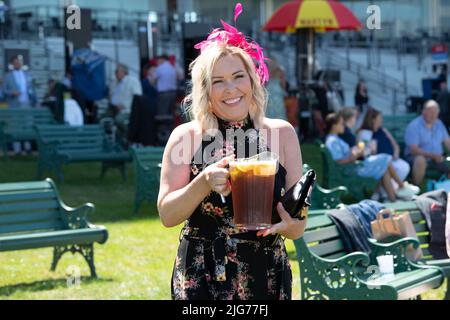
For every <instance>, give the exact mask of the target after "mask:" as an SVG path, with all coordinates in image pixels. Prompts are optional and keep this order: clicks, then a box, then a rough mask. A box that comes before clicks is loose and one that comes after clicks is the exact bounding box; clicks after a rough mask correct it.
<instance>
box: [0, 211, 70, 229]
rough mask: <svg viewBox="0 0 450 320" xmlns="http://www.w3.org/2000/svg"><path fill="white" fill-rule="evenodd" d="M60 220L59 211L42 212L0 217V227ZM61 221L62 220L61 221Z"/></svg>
mask: <svg viewBox="0 0 450 320" xmlns="http://www.w3.org/2000/svg"><path fill="white" fill-rule="evenodd" d="M49 220H52V221H53V220H61V213H60V212H59V211H44V212H33V213H22V214H8V215H0V226H1V225H7V224H21V223H30V222H37V221H49ZM61 221H62V220H61Z"/></svg>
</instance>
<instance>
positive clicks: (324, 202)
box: [303, 164, 348, 210]
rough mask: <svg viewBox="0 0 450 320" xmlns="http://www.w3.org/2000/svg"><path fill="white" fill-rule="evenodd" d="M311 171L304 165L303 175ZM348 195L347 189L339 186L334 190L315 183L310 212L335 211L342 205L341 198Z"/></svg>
mask: <svg viewBox="0 0 450 320" xmlns="http://www.w3.org/2000/svg"><path fill="white" fill-rule="evenodd" d="M309 169H311V167H310V166H309V165H308V164H304V165H303V174H305V173H306V171H308V170H309ZM347 194H348V190H347V188H346V187H343V186H339V187H336V188H333V189H326V188H322V187H321V186H320V185H319V183H318V182H316V183H315V185H314V189H313V192H312V194H311V207H310V210H316V209H333V208H336V207H337V205H338V204H340V203H342V201H341V197H342V196H344V195H347Z"/></svg>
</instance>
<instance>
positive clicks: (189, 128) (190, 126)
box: [169, 120, 202, 142]
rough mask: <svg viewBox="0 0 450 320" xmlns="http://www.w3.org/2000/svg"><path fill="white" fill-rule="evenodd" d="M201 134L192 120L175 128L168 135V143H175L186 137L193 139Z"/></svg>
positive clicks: (197, 124)
mask: <svg viewBox="0 0 450 320" xmlns="http://www.w3.org/2000/svg"><path fill="white" fill-rule="evenodd" d="M201 133H202V130H201V127H200V124H199V123H198V121H196V120H193V121H189V122H186V123H183V124H181V125H179V126H177V127H176V128H175V129H174V130H173V131H172V133H171V134H170V138H169V142H176V141H178V140H180V139H184V138H187V137H191V138H193V137H194V136H195V135H199V134H201Z"/></svg>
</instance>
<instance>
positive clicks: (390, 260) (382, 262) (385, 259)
mask: <svg viewBox="0 0 450 320" xmlns="http://www.w3.org/2000/svg"><path fill="white" fill-rule="evenodd" d="M377 261H378V267H379V268H380V273H381V275H382V276H393V275H394V256H393V255H386V256H378V257H377Z"/></svg>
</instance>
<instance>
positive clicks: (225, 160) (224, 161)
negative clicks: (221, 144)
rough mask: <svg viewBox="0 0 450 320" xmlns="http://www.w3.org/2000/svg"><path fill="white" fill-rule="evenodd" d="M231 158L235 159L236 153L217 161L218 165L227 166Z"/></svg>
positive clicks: (220, 166) (219, 166)
mask: <svg viewBox="0 0 450 320" xmlns="http://www.w3.org/2000/svg"><path fill="white" fill-rule="evenodd" d="M231 160H234V154H232V155H230V156H227V157H225V158H223V159H222V160H220V161H219V162H217V167H218V168H225V167H226V166H227V165H228V163H229V162H230V161H231Z"/></svg>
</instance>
